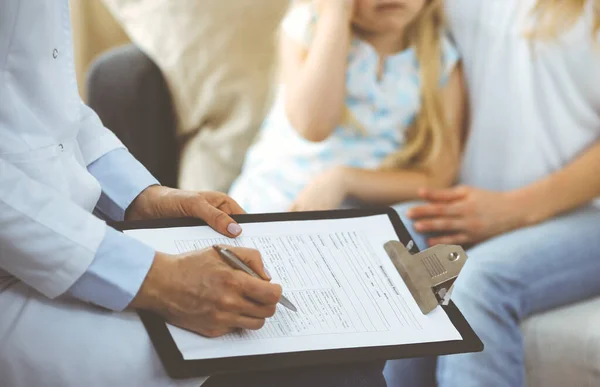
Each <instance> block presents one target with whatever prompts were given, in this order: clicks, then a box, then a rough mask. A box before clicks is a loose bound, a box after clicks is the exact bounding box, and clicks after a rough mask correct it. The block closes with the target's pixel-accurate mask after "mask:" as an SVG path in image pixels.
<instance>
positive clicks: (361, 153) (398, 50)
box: [230, 0, 464, 212]
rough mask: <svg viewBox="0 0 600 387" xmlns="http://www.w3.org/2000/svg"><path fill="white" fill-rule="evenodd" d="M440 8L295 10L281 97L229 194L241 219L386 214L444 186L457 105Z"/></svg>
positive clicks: (375, 1)
mask: <svg viewBox="0 0 600 387" xmlns="http://www.w3.org/2000/svg"><path fill="white" fill-rule="evenodd" d="M444 32H445V31H444V18H443V15H442V9H441V3H440V1H439V0H411V1H406V0H353V1H352V0H321V1H304V2H297V4H295V6H294V7H293V8H292V9H291V10H290V12H289V13H288V15H287V17H286V18H285V20H284V21H283V24H282V38H281V72H282V87H281V89H280V92H279V96H278V98H277V101H276V103H275V105H274V107H273V110H272V112H271V113H270V115H269V117H268V118H267V120H266V121H265V125H264V127H263V128H262V131H261V133H260V135H259V138H258V141H257V143H256V144H255V145H254V146H253V147H252V148H251V149H250V151H249V152H248V155H247V159H246V163H245V165H244V168H243V171H242V174H241V176H240V178H239V179H238V180H237V181H236V183H234V186H233V188H232V190H231V192H230V193H231V195H232V196H233V197H234V198H235V199H236V200H237V201H238V202H239V203H240V204H241V205H242V206H243V207H244V208H245V209H246V210H247V211H249V212H274V211H286V210H295V211H301V210H324V209H334V208H338V207H340V206H344V205H350V204H349V203H350V202H354V203H356V202H358V203H361V204H364V203H366V204H380V205H388V204H393V203H398V202H401V201H405V200H409V199H414V198H416V197H417V194H418V190H419V189H420V188H423V187H430V188H442V187H447V186H449V185H450V184H451V183H452V182H453V179H454V178H455V174H456V171H457V168H458V159H459V151H460V149H459V148H460V147H459V143H460V136H461V130H462V124H463V107H464V97H463V89H462V78H461V70H460V68H459V67H458V65H457V63H458V56H457V54H456V50H455V49H454V47H453V46H452V44H451V43H450V41H449V40H448V39H447V38H446V37H445V34H444Z"/></svg>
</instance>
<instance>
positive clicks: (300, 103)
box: [281, 0, 353, 142]
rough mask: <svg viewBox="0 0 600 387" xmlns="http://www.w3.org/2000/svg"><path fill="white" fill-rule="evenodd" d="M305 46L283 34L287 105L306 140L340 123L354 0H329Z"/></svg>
mask: <svg viewBox="0 0 600 387" xmlns="http://www.w3.org/2000/svg"><path fill="white" fill-rule="evenodd" d="M319 8H320V9H319V11H320V13H319V20H318V23H317V27H316V30H315V34H314V39H313V41H312V43H311V47H310V49H309V50H307V49H306V48H305V47H303V46H302V45H300V44H298V43H297V42H295V41H294V40H292V39H291V38H290V37H288V36H286V35H285V34H282V38H281V39H282V40H281V66H282V76H283V83H284V84H285V86H286V90H285V93H286V95H285V109H286V113H287V116H288V119H289V120H290V123H291V124H292V126H293V127H294V128H295V129H296V130H297V131H298V133H299V134H300V135H301V136H302V137H304V138H306V139H307V140H309V141H315V142H318V141H323V140H325V139H326V138H327V137H329V135H330V134H331V133H332V131H333V129H335V127H336V126H337V125H338V124H339V122H340V119H341V115H342V112H343V106H344V97H345V93H346V85H345V84H346V66H347V55H348V50H349V46H350V39H351V34H350V18H351V15H352V12H353V11H352V3H351V2H348V1H347V0H330V1H327V2H324V3H323V5H322V6H321V7H319Z"/></svg>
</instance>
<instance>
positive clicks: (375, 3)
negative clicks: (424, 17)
mask: <svg viewBox="0 0 600 387" xmlns="http://www.w3.org/2000/svg"><path fill="white" fill-rule="evenodd" d="M428 1H429V0H355V2H356V3H355V6H354V10H355V13H354V18H353V19H352V22H353V24H354V25H356V26H357V27H358V28H360V29H362V30H364V31H367V32H370V33H387V32H398V31H403V30H404V29H405V28H406V27H407V26H408V25H409V24H410V23H411V22H412V21H413V20H415V19H416V17H417V16H418V15H419V12H421V10H422V9H423V7H425V4H426V3H427V2H428Z"/></svg>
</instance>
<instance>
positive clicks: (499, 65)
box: [446, 0, 600, 204]
mask: <svg viewBox="0 0 600 387" xmlns="http://www.w3.org/2000/svg"><path fill="white" fill-rule="evenodd" d="M534 4H535V1H534V0H485V1H482V0H446V11H447V14H448V19H449V24H450V31H451V33H452V35H453V37H454V39H455V41H456V45H457V48H458V50H459V52H460V54H461V56H462V59H463V65H464V70H465V76H466V82H467V86H468V88H469V91H470V103H471V112H472V113H471V114H472V116H471V127H470V133H469V138H468V142H467V145H466V153H465V158H464V162H463V167H462V172H461V177H460V179H461V182H462V183H464V184H469V185H474V186H477V187H481V188H485V189H491V190H511V189H516V188H519V187H523V186H525V185H528V184H530V183H532V182H534V181H536V180H538V179H541V178H543V177H545V176H547V175H549V174H551V173H553V172H555V171H557V170H559V169H561V168H563V167H564V166H566V165H567V164H568V163H570V162H571V161H573V160H574V159H576V158H577V157H578V156H579V155H580V154H581V153H582V152H584V151H585V150H586V149H587V148H589V147H590V146H592V145H593V144H594V143H595V142H597V141H598V140H599V139H600V114H599V113H600V45H596V46H594V43H593V40H592V35H591V31H592V20H591V19H592V18H591V15H592V8H591V5H592V4H591V2H589V3H588V8H587V9H586V13H585V16H584V17H582V18H581V20H580V21H579V23H577V24H576V25H575V26H574V27H573V28H572V29H571V30H569V31H567V32H565V33H564V34H563V36H561V37H560V39H558V40H555V41H549V42H532V41H531V40H529V39H527V38H526V37H525V32H526V31H527V28H528V26H530V25H531V9H532V7H533V6H534ZM598 204H600V203H598Z"/></svg>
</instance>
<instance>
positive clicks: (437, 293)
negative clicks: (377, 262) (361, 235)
mask: <svg viewBox="0 0 600 387" xmlns="http://www.w3.org/2000/svg"><path fill="white" fill-rule="evenodd" d="M411 246H412V241H411V243H410V244H409V247H408V248H407V247H406V246H404V245H403V244H402V243H400V242H398V241H390V242H387V243H386V244H385V245H384V248H385V251H386V252H387V253H388V255H389V257H390V259H391V260H392V262H393V263H394V266H396V270H398V272H399V273H400V275H401V276H402V279H403V280H404V282H405V283H406V285H407V286H408V289H409V290H410V292H411V294H412V296H413V297H414V299H415V301H417V304H418V305H419V308H421V312H423V314H428V313H429V312H431V311H432V310H434V309H435V308H437V306H438V305H441V304H444V303H446V301H448V300H449V298H450V293H451V291H452V289H451V288H452V285H453V284H454V281H455V280H456V277H458V273H460V271H461V269H462V268H463V266H464V265H465V262H466V260H467V254H466V253H465V251H464V250H463V248H462V247H460V246H454V245H437V246H433V247H430V248H429V249H427V250H423V251H421V252H419V253H416V254H412V253H411V252H410V251H409V249H410V247H411Z"/></svg>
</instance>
